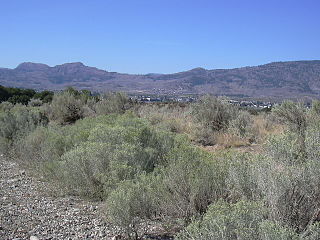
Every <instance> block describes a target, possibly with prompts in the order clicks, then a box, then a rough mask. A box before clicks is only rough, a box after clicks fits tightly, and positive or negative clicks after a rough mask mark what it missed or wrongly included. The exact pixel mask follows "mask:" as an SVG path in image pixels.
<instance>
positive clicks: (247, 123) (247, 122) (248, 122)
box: [229, 111, 253, 138]
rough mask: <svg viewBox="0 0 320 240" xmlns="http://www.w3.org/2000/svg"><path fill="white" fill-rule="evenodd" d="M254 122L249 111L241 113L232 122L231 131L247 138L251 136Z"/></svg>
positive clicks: (230, 124)
mask: <svg viewBox="0 0 320 240" xmlns="http://www.w3.org/2000/svg"><path fill="white" fill-rule="evenodd" d="M252 124H253V120H252V117H251V115H250V113H248V112H247V111H240V112H239V113H238V114H237V117H236V118H235V119H233V120H231V121H230V123H229V131H230V132H231V133H233V134H235V135H236V136H239V137H242V138H244V137H247V136H249V134H250V130H251V128H252Z"/></svg>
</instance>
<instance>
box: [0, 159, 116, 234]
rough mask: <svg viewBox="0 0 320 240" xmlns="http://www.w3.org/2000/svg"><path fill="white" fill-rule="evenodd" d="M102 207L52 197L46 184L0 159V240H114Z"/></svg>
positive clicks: (81, 201)
mask: <svg viewBox="0 0 320 240" xmlns="http://www.w3.org/2000/svg"><path fill="white" fill-rule="evenodd" d="M102 210H103V205H102V204H101V203H94V202H88V201H84V200H81V199H79V198H76V197H63V198H62V197H52V196H50V195H49V194H48V191H47V186H46V183H45V182H42V181H39V180H37V179H35V178H33V177H31V176H30V174H29V173H28V172H27V171H24V170H23V169H21V168H20V167H19V166H18V165H17V164H16V163H13V162H10V161H7V160H5V159H4V158H3V157H0V239H1V240H7V239H8V240H9V239H10V240H11V239H15V240H18V239H40V240H42V239H115V236H116V235H117V231H116V229H115V228H114V227H113V226H112V225H111V224H108V223H107V222H106V221H105V219H104V217H103V214H102Z"/></svg>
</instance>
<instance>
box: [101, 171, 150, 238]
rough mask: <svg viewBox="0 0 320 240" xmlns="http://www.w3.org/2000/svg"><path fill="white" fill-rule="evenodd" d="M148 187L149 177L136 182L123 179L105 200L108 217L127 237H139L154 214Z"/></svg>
mask: <svg viewBox="0 0 320 240" xmlns="http://www.w3.org/2000/svg"><path fill="white" fill-rule="evenodd" d="M149 188H150V186H149V179H148V178H146V177H145V176H142V177H141V178H140V179H139V181H138V182H136V183H134V182H129V181H125V182H123V183H121V185H120V186H119V187H118V188H117V189H116V190H115V191H113V192H112V193H111V194H110V196H109V197H108V199H107V201H106V206H107V217H108V219H109V220H110V221H111V222H113V223H114V224H116V225H117V226H119V227H120V228H121V230H122V232H123V233H124V234H125V235H126V236H127V237H128V238H129V239H140V238H141V237H142V236H143V235H144V234H145V233H146V231H147V226H148V222H149V220H150V219H152V218H153V216H154V212H155V210H154V205H153V201H154V200H153V198H152V195H151V194H150V189H149Z"/></svg>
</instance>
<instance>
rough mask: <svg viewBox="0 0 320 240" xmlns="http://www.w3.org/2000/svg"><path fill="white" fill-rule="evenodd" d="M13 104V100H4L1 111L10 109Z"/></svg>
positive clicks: (0, 107)
mask: <svg viewBox="0 0 320 240" xmlns="http://www.w3.org/2000/svg"><path fill="white" fill-rule="evenodd" d="M13 106H14V105H13V104H12V103H11V102H2V103H0V112H6V111H10V110H11V109H12V108H13Z"/></svg>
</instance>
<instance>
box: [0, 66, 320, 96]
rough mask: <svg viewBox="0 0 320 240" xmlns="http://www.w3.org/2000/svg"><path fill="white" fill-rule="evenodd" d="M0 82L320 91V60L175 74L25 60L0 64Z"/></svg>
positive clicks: (167, 90)
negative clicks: (13, 64) (13, 65)
mask: <svg viewBox="0 0 320 240" xmlns="http://www.w3.org/2000/svg"><path fill="white" fill-rule="evenodd" d="M0 85H3V86H12V87H23V88H33V89H38V90H43V89H50V90H58V89H63V88H65V87H66V86H74V87H77V88H80V89H90V90H95V91H109V90H113V91H125V92H130V93H153V94H189V93H190V94H204V93H212V94H216V95H228V96H240V97H241V96H242V97H281V98H292V97H304V96H310V97H320V60H315V61H292V62H274V63H269V64H265V65H260V66H255V67H243V68H235V69H214V70H206V69H203V68H195V69H192V70H189V71H185V72H180V73H174V74H146V75H133V74H122V73H116V72H108V71H104V70H100V69H97V68H94V67H88V66H85V65H84V64H82V63H79V62H78V63H66V64H62V65H57V66H54V67H50V66H48V65H45V64H39V63H22V64H20V65H19V66H18V67H16V68H15V69H8V68H0Z"/></svg>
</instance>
